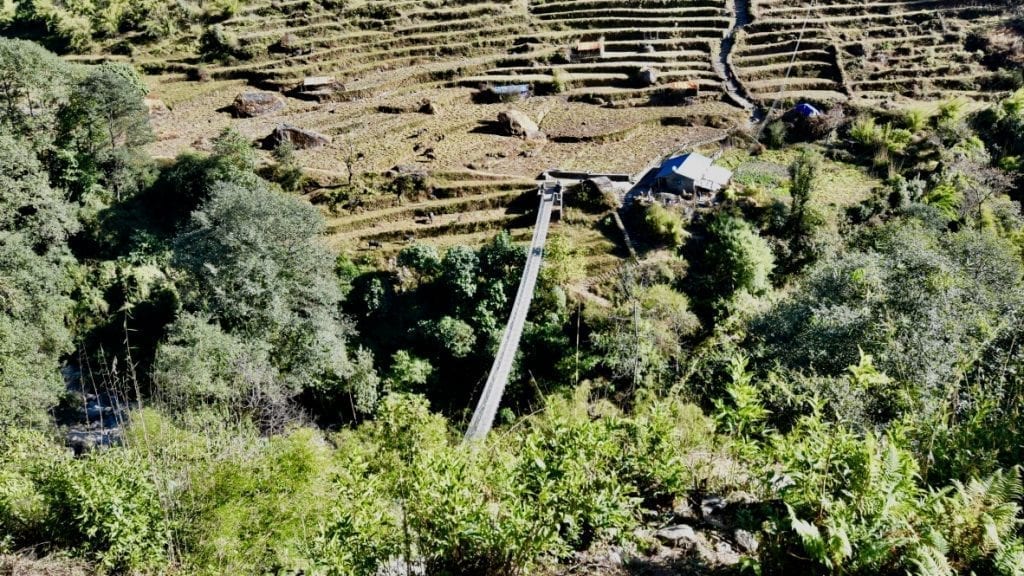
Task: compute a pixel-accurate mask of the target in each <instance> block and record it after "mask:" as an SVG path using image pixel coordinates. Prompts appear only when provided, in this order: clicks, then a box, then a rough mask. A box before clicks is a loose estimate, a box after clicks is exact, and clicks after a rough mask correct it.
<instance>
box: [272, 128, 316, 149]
mask: <svg viewBox="0 0 1024 576" xmlns="http://www.w3.org/2000/svg"><path fill="white" fill-rule="evenodd" d="M285 142H290V143H291V145H292V146H294V147H295V149H296V150H308V149H311V148H319V147H321V146H326V145H327V144H330V143H331V138H330V136H325V135H323V134H320V133H318V132H313V131H312V130H306V129H304V128H298V127H296V126H291V125H288V124H281V125H280V126H278V127H277V128H274V131H273V132H271V133H270V135H269V136H267V137H266V139H264V140H263V145H264V147H266V148H270V149H273V148H277V147H278V146H280V145H281V144H283V143H285Z"/></svg>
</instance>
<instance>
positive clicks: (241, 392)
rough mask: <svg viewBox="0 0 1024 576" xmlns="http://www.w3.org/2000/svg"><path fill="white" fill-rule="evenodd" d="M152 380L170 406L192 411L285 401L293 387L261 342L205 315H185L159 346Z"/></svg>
mask: <svg viewBox="0 0 1024 576" xmlns="http://www.w3.org/2000/svg"><path fill="white" fill-rule="evenodd" d="M153 384H154V386H155V387H156V390H157V394H158V396H159V397H160V399H161V400H163V401H164V402H166V403H167V405H169V406H174V407H177V408H179V409H188V408H190V407H197V406H201V405H203V404H219V405H225V406H228V407H230V408H234V409H238V410H244V409H246V408H250V409H254V408H258V407H259V406H258V404H260V403H263V402H266V403H267V404H269V405H271V406H272V405H275V404H280V403H281V400H282V399H285V398H288V397H290V396H292V395H294V394H297V393H298V392H299V391H298V390H294V389H288V388H287V387H286V385H285V383H284V382H282V379H281V378H280V376H279V375H278V373H277V369H275V368H274V367H273V366H272V364H271V362H270V354H269V352H268V350H267V349H266V345H265V344H263V343H262V342H250V341H246V340H243V339H241V338H239V337H238V336H234V335H231V334H225V333H224V332H223V331H222V330H221V329H220V327H219V326H217V325H216V324H213V323H210V322H209V320H208V319H207V318H205V317H203V316H200V315H197V314H191V313H184V314H182V315H181V316H180V317H179V318H178V319H177V321H175V323H174V324H172V325H171V326H170V327H169V328H168V337H167V340H166V341H165V342H164V343H162V344H161V345H160V347H159V348H158V349H157V353H156V360H155V361H154V364H153Z"/></svg>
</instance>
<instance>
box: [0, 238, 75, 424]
mask: <svg viewBox="0 0 1024 576" xmlns="http://www.w3.org/2000/svg"><path fill="white" fill-rule="evenodd" d="M65 264H67V261H66V260H65V259H64V258H63V257H62V256H60V255H59V254H58V255H52V256H40V255H39V254H37V253H36V252H35V251H34V250H33V248H32V246H31V245H29V243H28V241H27V239H26V238H25V237H24V236H22V235H20V234H18V233H11V232H5V231H0V429H2V428H6V427H8V426H11V425H18V424H27V425H41V424H43V423H44V422H45V421H46V420H47V418H48V415H47V410H49V409H50V408H52V407H53V406H54V405H55V404H56V402H57V398H58V396H59V394H60V392H61V390H63V388H64V384H63V379H62V378H61V374H60V366H61V357H62V356H63V355H64V354H66V353H68V352H70V351H71V345H72V339H71V333H70V331H69V330H68V327H67V325H66V321H67V320H68V318H69V316H70V314H71V311H72V304H73V303H72V301H71V299H70V298H69V294H70V293H71V285H70V282H69V278H68V276H67V275H66V274H65V271H64V270H63V269H62V267H63V266H64V265H65Z"/></svg>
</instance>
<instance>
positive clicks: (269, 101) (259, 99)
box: [231, 92, 285, 118]
mask: <svg viewBox="0 0 1024 576" xmlns="http://www.w3.org/2000/svg"><path fill="white" fill-rule="evenodd" d="M284 107H285V103H284V100H283V99H282V98H281V97H280V96H278V95H277V94H273V93H270V92H243V93H241V94H239V95H238V96H237V97H235V102H234V103H233V104H232V105H231V111H232V113H234V115H235V116H237V117H239V118H253V117H255V116H264V115H266V114H273V113H274V112H280V111H281V110H284Z"/></svg>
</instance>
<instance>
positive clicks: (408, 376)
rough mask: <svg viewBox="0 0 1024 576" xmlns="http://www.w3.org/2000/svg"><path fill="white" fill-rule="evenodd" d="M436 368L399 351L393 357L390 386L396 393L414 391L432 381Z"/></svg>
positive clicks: (405, 352)
mask: <svg viewBox="0 0 1024 576" xmlns="http://www.w3.org/2000/svg"><path fill="white" fill-rule="evenodd" d="M433 371H434V367H433V366H431V365H430V362H429V361H427V360H424V359H423V358H417V357H416V356H413V355H412V354H410V353H409V352H408V351H406V350H399V351H398V352H395V354H394V355H393V356H392V357H391V371H390V372H389V373H388V378H387V381H388V384H389V385H390V386H391V389H392V390H394V391H396V392H405V391H412V390H413V389H414V388H416V387H417V386H423V385H424V384H426V383H427V381H428V380H429V379H430V375H431V374H432V373H433Z"/></svg>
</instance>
